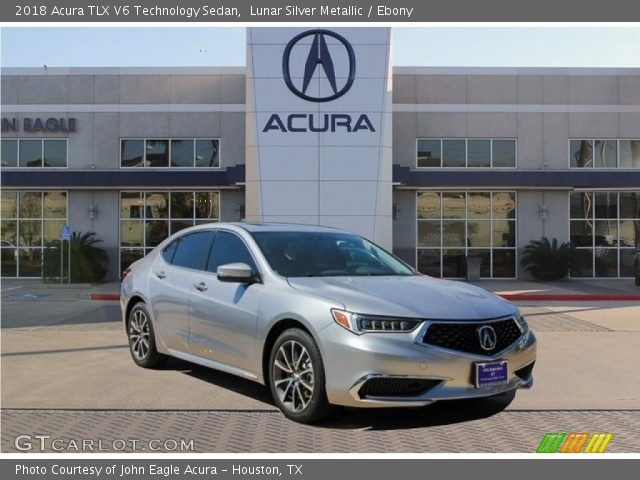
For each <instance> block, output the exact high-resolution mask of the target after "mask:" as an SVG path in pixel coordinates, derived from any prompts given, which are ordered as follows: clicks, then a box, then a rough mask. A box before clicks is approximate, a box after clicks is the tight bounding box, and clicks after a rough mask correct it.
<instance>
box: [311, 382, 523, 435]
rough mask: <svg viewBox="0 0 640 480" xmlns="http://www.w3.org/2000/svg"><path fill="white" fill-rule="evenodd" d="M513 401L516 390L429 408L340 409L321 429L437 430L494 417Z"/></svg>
mask: <svg viewBox="0 0 640 480" xmlns="http://www.w3.org/2000/svg"><path fill="white" fill-rule="evenodd" d="M514 398H515V391H511V392H508V393H504V394H501V395H497V396H493V397H488V398H473V399H465V400H447V401H443V402H436V403H433V404H431V405H428V406H426V407H411V408H373V409H369V408H366V409H356V408H339V409H336V411H335V413H334V415H333V416H332V417H331V418H328V419H327V420H326V421H325V422H323V423H321V424H318V426H321V427H325V428H332V429H336V428H337V429H366V430H400V429H409V428H423V427H437V426H442V425H451V424H454V423H462V422H469V421H472V420H480V419H482V418H488V417H491V416H493V415H496V414H498V413H500V412H502V411H503V410H504V409H506V408H507V407H508V406H509V404H510V403H511V402H512V401H513V399H514Z"/></svg>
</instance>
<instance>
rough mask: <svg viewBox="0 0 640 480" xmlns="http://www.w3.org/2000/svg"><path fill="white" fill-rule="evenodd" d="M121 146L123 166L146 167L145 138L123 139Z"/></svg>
mask: <svg viewBox="0 0 640 480" xmlns="http://www.w3.org/2000/svg"><path fill="white" fill-rule="evenodd" d="M120 148H121V150H122V151H121V162H122V163H121V165H122V166H123V167H144V140H122V141H121V143H120Z"/></svg>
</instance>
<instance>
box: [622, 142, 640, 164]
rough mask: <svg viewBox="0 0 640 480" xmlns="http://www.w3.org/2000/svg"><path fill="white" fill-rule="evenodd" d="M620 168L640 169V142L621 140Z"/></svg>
mask: <svg viewBox="0 0 640 480" xmlns="http://www.w3.org/2000/svg"><path fill="white" fill-rule="evenodd" d="M619 150H620V160H619V167H620V168H640V140H620V145H619Z"/></svg>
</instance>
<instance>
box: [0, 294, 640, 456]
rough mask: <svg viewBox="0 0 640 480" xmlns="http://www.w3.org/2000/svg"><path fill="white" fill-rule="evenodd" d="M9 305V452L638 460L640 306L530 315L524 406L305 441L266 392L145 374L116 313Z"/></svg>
mask: <svg viewBox="0 0 640 480" xmlns="http://www.w3.org/2000/svg"><path fill="white" fill-rule="evenodd" d="M6 293H8V292H5V294H3V297H4V298H3V303H2V307H3V308H2V322H3V329H2V339H1V341H2V371H1V373H2V408H3V411H2V424H3V429H2V450H3V451H7V450H12V449H13V448H14V445H13V441H14V439H15V437H16V436H17V435H20V434H34V433H42V432H45V433H47V434H50V435H52V436H54V437H55V436H61V437H64V438H75V437H77V436H79V435H81V436H83V438H84V437H86V436H87V435H89V436H90V438H104V439H107V440H109V439H111V440H113V439H114V438H121V437H122V436H125V437H127V436H129V437H131V436H133V437H131V438H139V439H148V438H152V437H153V438H158V436H160V438H174V437H179V438H192V439H194V449H195V450H197V451H222V452H245V451H254V452H255V451H259V452H260V451H285V452H294V451H306V452H313V451H329V452H340V451H403V452H412V451H416V452H417V451H430V452H435V451H444V452H449V451H517V452H530V451H533V450H534V449H535V447H536V446H537V444H538V442H539V441H540V439H541V438H542V436H543V435H544V433H545V432H548V431H566V432H570V431H581V432H582V431H584V432H589V431H606V432H614V435H615V436H614V440H612V442H611V444H610V447H609V451H635V452H640V433H639V432H640V381H639V380H640V377H639V376H638V365H639V364H640V348H638V345H640V306H638V305H637V304H630V303H623V302H618V303H606V302H597V303H592V304H585V303H584V302H578V303H575V304H566V303H565V304H554V303H545V304H544V305H541V304H529V305H526V304H525V305H522V308H523V311H524V312H525V314H526V315H527V318H528V320H529V323H530V325H531V327H532V329H533V330H534V332H535V333H536V335H537V336H538V338H539V351H538V362H537V364H536V370H535V385H534V387H533V389H531V390H528V391H520V392H518V394H517V395H516V397H515V399H513V398H511V397H504V398H502V399H493V400H489V401H461V402H454V403H441V404H435V405H433V406H430V407H427V408H423V409H417V410H401V411H390V410H382V411H354V410H344V409H339V410H338V411H337V413H336V414H335V415H334V417H333V418H332V419H330V420H329V421H327V422H326V423H325V424H323V425H321V426H319V427H306V426H300V425H297V424H295V423H293V422H290V421H288V420H286V419H285V418H284V417H283V416H282V415H281V414H280V413H278V412H277V410H276V409H275V407H274V406H273V405H272V403H271V401H270V398H269V394H268V392H267V390H266V388H264V387H262V386H260V385H257V384H254V383H251V382H248V381H246V380H242V379H239V378H236V377H233V376H230V375H227V374H224V373H220V372H215V371H212V370H207V369H204V368H200V367H197V366H194V365H191V364H188V363H184V362H180V361H171V362H170V363H169V364H168V365H167V366H166V367H164V368H163V369H161V370H145V369H141V368H138V367H136V366H135V365H134V364H133V363H132V361H131V359H130V357H129V352H128V349H127V345H126V338H125V336H124V334H123V332H122V328H121V325H120V323H119V322H118V320H117V305H116V304H115V303H101V302H91V301H90V300H84V299H81V298H75V299H69V298H67V297H65V296H64V295H63V296H61V297H59V296H56V295H52V296H51V297H42V298H38V299H20V298H7V296H6ZM248 432H250V434H248ZM127 438H128V437H127Z"/></svg>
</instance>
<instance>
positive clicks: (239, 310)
mask: <svg viewBox="0 0 640 480" xmlns="http://www.w3.org/2000/svg"><path fill="white" fill-rule="evenodd" d="M227 263H246V264H247V265H249V266H250V267H251V268H252V269H253V270H254V271H256V272H258V269H257V266H256V262H255V261H254V259H253V256H252V255H251V253H250V251H249V248H248V247H247V245H246V244H245V242H244V241H243V240H242V238H240V236H238V235H237V234H236V233H234V232H231V231H227V230H217V231H216V235H215V241H214V243H213V246H212V248H211V252H210V253H209V257H208V262H207V266H206V270H207V272H206V273H205V272H202V273H200V274H198V275H196V281H195V282H194V285H195V288H194V290H193V291H192V293H191V297H190V301H189V322H190V326H189V328H190V332H191V334H190V340H189V341H190V346H191V352H192V353H193V354H194V355H198V356H201V357H205V358H208V359H210V360H214V361H217V362H221V363H224V364H226V365H229V366H232V367H236V368H240V369H243V370H248V371H254V370H255V355H256V353H255V352H256V349H255V345H256V330H257V321H258V314H259V309H260V301H261V299H262V295H263V292H264V285H263V284H262V283H252V284H250V285H249V284H245V283H240V282H221V281H220V280H218V278H217V275H216V272H217V269H218V267H219V266H220V265H224V264H227Z"/></svg>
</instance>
